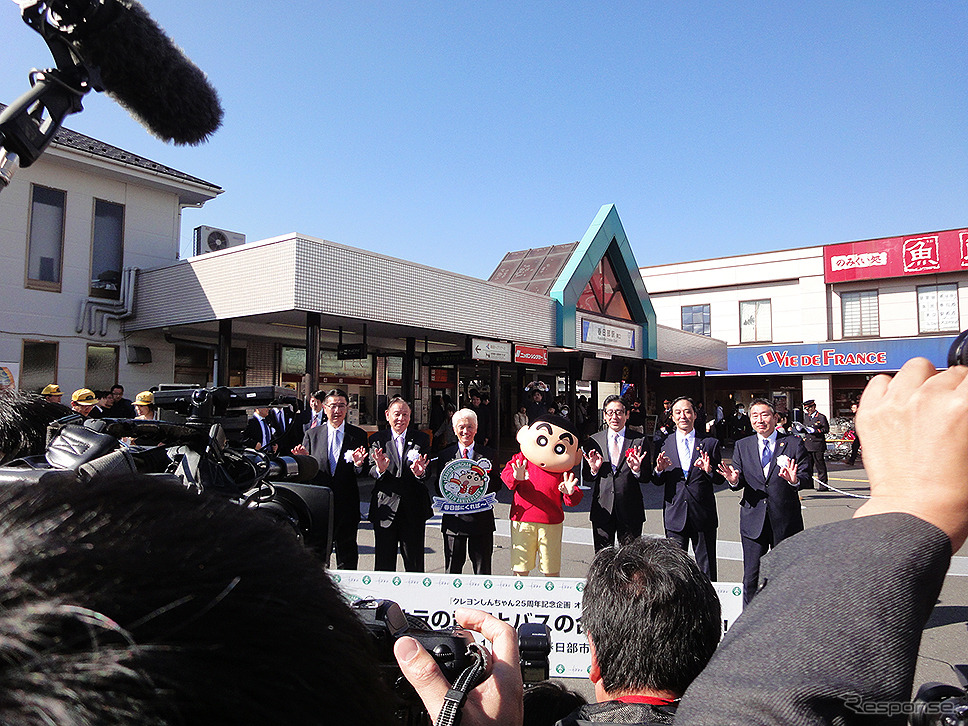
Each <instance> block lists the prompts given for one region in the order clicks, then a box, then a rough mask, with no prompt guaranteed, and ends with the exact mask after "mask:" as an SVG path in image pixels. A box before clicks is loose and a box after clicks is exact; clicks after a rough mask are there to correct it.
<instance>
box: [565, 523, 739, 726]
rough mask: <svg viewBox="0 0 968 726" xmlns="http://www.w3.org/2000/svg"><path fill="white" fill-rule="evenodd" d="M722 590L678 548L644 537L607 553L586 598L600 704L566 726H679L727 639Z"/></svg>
mask: <svg viewBox="0 0 968 726" xmlns="http://www.w3.org/2000/svg"><path fill="white" fill-rule="evenodd" d="M719 616H720V605H719V598H718V597H717V595H716V590H715V589H714V588H713V586H712V583H710V581H709V578H708V577H706V575H704V574H703V572H702V571H701V570H700V569H699V567H698V565H696V563H695V562H694V561H693V560H692V559H691V558H690V557H689V555H687V554H686V553H685V552H683V551H682V549H681V548H680V547H679V546H678V545H677V544H676V543H675V542H673V541H672V540H669V539H656V538H651V537H639V538H638V539H634V540H632V541H630V542H629V543H627V544H625V545H623V546H621V547H618V548H614V547H609V548H606V549H604V550H601V551H600V552H599V553H598V554H597V555H595V559H594V560H593V561H592V564H591V567H590V568H589V571H588V579H587V582H586V584H585V590H584V593H583V594H582V625H583V627H584V629H585V634H586V635H587V636H588V644H589V646H590V647H591V660H592V664H591V671H590V672H589V679H590V680H591V681H592V683H594V684H595V698H596V700H597V701H598V703H594V704H589V705H586V706H582V707H580V708H578V709H577V710H576V711H575V712H574V713H572V714H571V715H570V716H568V717H566V718H564V719H562V720H561V721H560V722H559V726H576V725H577V724H581V723H623V724H671V723H672V717H673V714H674V713H675V711H676V706H677V705H678V699H679V698H680V697H681V696H682V694H683V692H684V691H685V690H686V687H687V686H688V685H689V684H690V683H691V682H692V681H693V679H694V678H695V677H696V676H697V675H699V672H700V671H701V670H702V669H703V668H704V667H705V666H706V663H707V662H708V661H709V658H710V656H711V655H712V654H713V651H714V650H716V645H717V644H718V643H719V637H720V634H721V632H722V630H721V628H722V626H721V625H720V620H719Z"/></svg>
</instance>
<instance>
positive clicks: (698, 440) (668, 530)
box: [652, 396, 722, 582]
mask: <svg viewBox="0 0 968 726" xmlns="http://www.w3.org/2000/svg"><path fill="white" fill-rule="evenodd" d="M672 422H673V424H674V426H675V430H674V432H673V433H671V434H669V435H668V436H666V438H665V440H664V441H663V442H662V444H661V450H660V451H659V456H658V458H657V459H656V463H655V469H654V471H653V472H652V483H653V484H656V485H658V486H662V487H665V491H664V494H663V507H662V517H663V521H664V524H665V535H666V537H667V538H669V539H671V540H672V541H673V542H675V543H676V544H678V545H679V546H680V547H681V548H682V549H683V550H688V549H689V543H690V542H691V543H692V549H693V552H695V554H696V564H697V565H699V569H700V570H702V571H703V572H705V573H706V576H707V577H709V579H710V580H712V581H713V582H715V581H716V528H717V527H718V526H719V516H718V514H717V513H716V494H715V492H714V491H713V485H714V484H715V483H716V482H717V481H719V482H722V478H721V476H720V475H719V473H718V471H717V470H718V469H719V465H720V464H721V463H722V455H721V453H720V446H719V440H718V439H716V438H713V437H712V436H704V435H703V433H702V432H701V431H698V430H696V427H695V424H696V408H695V406H694V405H693V402H692V399H691V398H686V397H685V396H682V397H680V398H677V399H676V400H675V401H673V403H672Z"/></svg>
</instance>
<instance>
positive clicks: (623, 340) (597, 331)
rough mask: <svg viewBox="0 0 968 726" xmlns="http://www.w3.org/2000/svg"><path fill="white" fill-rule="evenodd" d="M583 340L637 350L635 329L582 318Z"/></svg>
mask: <svg viewBox="0 0 968 726" xmlns="http://www.w3.org/2000/svg"><path fill="white" fill-rule="evenodd" d="M581 342H582V343H592V344H593V345H607V346H609V347H610V348H621V349H623V350H635V331H634V330H631V329H629V328H621V327H619V326H617V325H606V324H605V323H599V322H597V321H595V320H588V319H587V318H582V321H581Z"/></svg>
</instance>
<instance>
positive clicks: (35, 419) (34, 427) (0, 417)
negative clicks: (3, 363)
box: [0, 388, 71, 463]
mask: <svg viewBox="0 0 968 726" xmlns="http://www.w3.org/2000/svg"><path fill="white" fill-rule="evenodd" d="M70 415H71V409H70V408H69V407H67V406H64V405H63V404H60V403H54V402H53V401H49V400H47V397H46V396H42V395H40V394H38V393H27V392H26V391H19V390H17V389H16V388H8V389H6V390H3V391H0V463H2V462H7V461H10V460H11V459H19V458H21V457H24V456H37V455H40V454H43V453H44V450H45V449H46V448H47V425H48V424H49V423H50V422H51V421H56V420H57V419H59V418H63V417H64V416H70Z"/></svg>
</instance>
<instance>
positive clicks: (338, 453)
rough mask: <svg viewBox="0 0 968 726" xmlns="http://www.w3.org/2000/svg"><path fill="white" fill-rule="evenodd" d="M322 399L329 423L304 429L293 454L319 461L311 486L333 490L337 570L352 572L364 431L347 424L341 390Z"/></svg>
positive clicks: (356, 556) (346, 402) (345, 401)
mask: <svg viewBox="0 0 968 726" xmlns="http://www.w3.org/2000/svg"><path fill="white" fill-rule="evenodd" d="M314 395H315V394H314ZM322 399H323V409H324V410H325V411H326V415H327V417H328V421H325V422H323V423H322V424H318V425H316V426H310V427H309V428H307V429H306V433H305V434H304V435H303V442H302V444H300V445H299V446H296V447H295V448H293V450H292V453H294V454H303V455H308V456H312V457H313V458H314V459H316V461H317V462H319V473H318V474H316V478H315V479H313V484H318V485H320V486H326V487H329V488H330V489H332V490H333V546H334V548H335V549H336V567H337V568H339V569H341V570H355V569H356V567H357V565H358V564H359V549H358V546H357V542H356V536H357V532H358V531H359V528H360V487H359V484H358V483H357V480H356V477H357V475H358V474H359V473H360V472H361V471H362V470H363V464H364V463H366V456H367V452H366V432H365V431H364V430H363V429H361V428H357V427H356V426H351V425H350V424H348V423H346V411H347V409H348V407H349V400H348V398H347V396H346V393H345V392H344V391H341V390H340V389H338V388H334V389H333V390H331V391H329V392H328V393H326V394H325V395H324V396H323V397H322Z"/></svg>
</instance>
